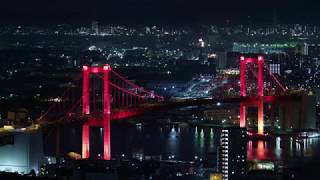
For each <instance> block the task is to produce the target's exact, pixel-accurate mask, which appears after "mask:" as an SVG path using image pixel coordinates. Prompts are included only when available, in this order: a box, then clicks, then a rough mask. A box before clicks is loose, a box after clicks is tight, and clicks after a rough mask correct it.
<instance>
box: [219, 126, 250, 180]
mask: <svg viewBox="0 0 320 180" xmlns="http://www.w3.org/2000/svg"><path fill="white" fill-rule="evenodd" d="M218 169H219V171H220V172H221V173H222V174H223V176H222V179H223V180H241V179H244V178H245V176H246V174H247V129H246V128H239V127H226V128H222V130H221V134H220V146H219V155H218Z"/></svg>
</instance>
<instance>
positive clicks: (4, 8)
mask: <svg viewBox="0 0 320 180" xmlns="http://www.w3.org/2000/svg"><path fill="white" fill-rule="evenodd" d="M274 12H276V13H274ZM274 14H277V17H278V21H279V22H280V23H311V24H320V23H319V22H320V21H319V19H320V1H319V0H1V5H0V15H1V17H0V20H1V22H3V23H10V22H12V23H14V22H22V23H56V22H59V23H60V22H61V23H62V22H69V23H70V22H74V23H82V22H90V21H91V20H93V19H95V20H98V21H100V22H103V23H120V24H123V23H140V24H145V23H169V24H180V23H182V24H188V23H212V24H224V23H226V22H227V20H229V22H231V23H235V24H236V23H248V22H251V23H272V21H273V17H274ZM249 16H250V18H248V17H249ZM248 19H250V20H248Z"/></svg>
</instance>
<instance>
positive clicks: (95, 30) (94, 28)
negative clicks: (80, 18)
mask: <svg viewBox="0 0 320 180" xmlns="http://www.w3.org/2000/svg"><path fill="white" fill-rule="evenodd" d="M91 29H92V33H93V34H99V24H98V22H97V21H93V22H92V27H91Z"/></svg>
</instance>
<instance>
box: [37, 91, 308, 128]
mask: <svg viewBox="0 0 320 180" xmlns="http://www.w3.org/2000/svg"><path fill="white" fill-rule="evenodd" d="M301 97H302V96H298V95H291V96H263V97H258V96H256V97H225V98H194V99H177V100H168V101H164V102H157V103H149V104H140V105H139V106H137V107H134V108H133V107H130V108H121V109H119V108H112V109H111V120H121V119H127V118H133V117H137V116H141V115H143V114H148V113H154V112H164V111H168V110H170V109H174V108H179V107H186V106H197V105H214V104H217V103H219V102H220V103H250V104H254V103H256V102H258V101H261V100H263V101H264V102H265V103H285V102H293V101H294V102H297V101H300V100H301ZM61 116H62V115H61V114H60V115H59V117H56V118H53V119H55V120H49V122H48V121H46V122H42V123H40V124H41V125H49V124H56V123H64V122H63V121H64V120H65V118H64V117H61ZM67 118H69V119H76V120H80V121H82V122H85V121H86V120H87V119H88V118H91V119H96V120H92V124H91V125H92V126H101V123H102V122H103V121H101V119H103V117H102V115H101V113H97V114H96V115H95V114H94V113H93V114H91V115H90V116H89V115H83V114H81V113H79V114H78V113H76V114H72V115H70V116H69V117H67Z"/></svg>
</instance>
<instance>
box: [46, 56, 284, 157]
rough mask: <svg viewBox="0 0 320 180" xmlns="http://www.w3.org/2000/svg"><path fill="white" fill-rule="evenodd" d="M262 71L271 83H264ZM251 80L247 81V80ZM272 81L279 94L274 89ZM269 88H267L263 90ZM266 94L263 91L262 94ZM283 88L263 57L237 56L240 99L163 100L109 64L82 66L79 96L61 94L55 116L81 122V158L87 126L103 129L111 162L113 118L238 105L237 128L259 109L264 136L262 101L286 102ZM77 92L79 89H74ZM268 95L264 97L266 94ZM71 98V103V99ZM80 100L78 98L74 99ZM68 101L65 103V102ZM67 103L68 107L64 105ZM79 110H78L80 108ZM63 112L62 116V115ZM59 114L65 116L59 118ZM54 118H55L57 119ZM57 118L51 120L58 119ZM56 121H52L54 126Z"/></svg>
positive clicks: (84, 152)
mask: <svg viewBox="0 0 320 180" xmlns="http://www.w3.org/2000/svg"><path fill="white" fill-rule="evenodd" d="M250 64H251V65H257V66H258V73H257V74H255V72H254V71H253V69H252V68H250V67H249V66H250ZM247 69H249V70H251V71H252V74H253V75H252V76H254V77H256V76H257V78H255V79H257V84H258V85H255V86H257V87H258V88H257V93H253V91H251V88H249V87H250V83H249V81H250V78H251V79H252V77H251V76H249V74H248V72H249V71H247ZM264 72H267V77H269V78H270V79H271V80H270V81H269V82H267V81H265V79H266V78H264V77H265V75H264ZM249 77H250V78H249ZM271 81H272V82H274V84H275V85H276V87H278V91H276V90H275V89H274V87H275V86H274V84H271ZM268 86H269V89H268V88H266V87H268ZM265 91H266V92H265ZM285 91H286V88H285V87H284V86H283V85H282V84H281V83H280V81H279V80H278V79H277V78H276V77H275V76H274V75H273V74H272V73H271V72H270V70H269V69H268V67H267V66H266V65H265V62H264V58H263V57H262V56H258V57H253V58H252V57H244V56H241V57H240V97H239V96H238V97H218V98H212V99H191V100H185V101H174V102H172V101H166V102H165V101H164V98H163V97H162V96H160V95H157V94H155V93H154V92H153V91H148V90H145V89H144V88H142V87H140V86H138V85H136V84H134V83H133V82H131V81H129V80H127V79H126V78H124V77H123V76H121V75H120V74H119V73H117V72H115V71H114V70H113V69H112V68H111V67H110V65H108V64H106V65H103V66H87V65H84V66H83V67H82V94H80V95H79V94H78V96H77V95H73V94H74V93H64V96H63V97H62V98H61V102H59V103H55V105H56V106H57V105H58V106H59V107H60V109H59V108H58V110H55V112H58V117H61V116H63V117H61V118H60V119H61V121H64V120H65V119H67V120H71V119H72V118H75V119H77V120H78V119H82V120H83V125H82V158H83V159H87V158H89V157H90V127H100V128H103V159H105V160H110V159H111V147H110V145H111V144H110V121H111V120H115V119H125V118H129V117H133V116H137V115H140V114H143V113H145V112H148V111H151V110H153V109H156V108H159V107H161V108H163V109H169V108H171V107H181V106H189V105H197V104H199V105H201V104H212V103H214V102H216V101H221V102H235V103H240V127H246V113H247V108H248V107H258V134H260V135H262V134H263V133H264V118H263V110H264V107H263V106H264V103H265V102H275V101H286V100H287V98H286V97H281V96H280V95H279V94H280V93H281V92H285ZM76 92H77V93H79V92H78V90H76ZM266 94H267V95H266ZM71 97H76V98H73V99H74V100H71V99H72V98H71ZM77 97H79V98H77ZM65 99H67V100H68V101H67V100H65ZM64 102H69V105H68V106H67V105H65V104H67V103H64ZM56 106H51V107H50V108H49V110H48V111H47V112H45V113H44V114H42V116H41V117H40V120H43V119H46V120H45V122H50V121H48V119H49V118H48V117H49V116H50V114H54V113H52V111H53V109H54V108H55V107H56ZM79 107H80V108H79ZM62 112H63V113H62ZM61 114H65V116H64V115H61ZM56 117H57V116H56ZM56 117H54V118H51V119H57V118H56ZM55 121H56V120H54V121H52V122H53V123H54V122H55Z"/></svg>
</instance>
